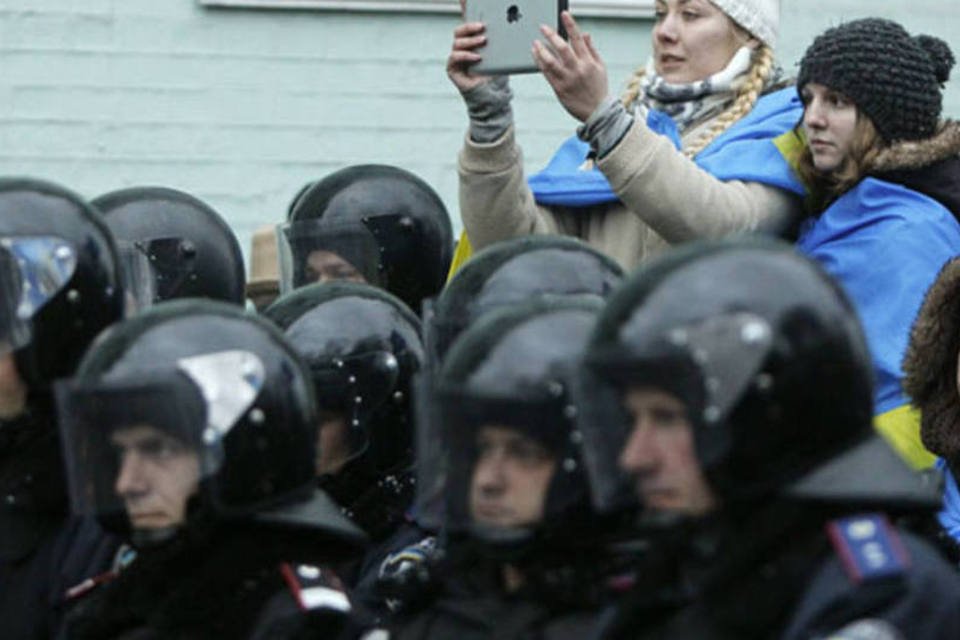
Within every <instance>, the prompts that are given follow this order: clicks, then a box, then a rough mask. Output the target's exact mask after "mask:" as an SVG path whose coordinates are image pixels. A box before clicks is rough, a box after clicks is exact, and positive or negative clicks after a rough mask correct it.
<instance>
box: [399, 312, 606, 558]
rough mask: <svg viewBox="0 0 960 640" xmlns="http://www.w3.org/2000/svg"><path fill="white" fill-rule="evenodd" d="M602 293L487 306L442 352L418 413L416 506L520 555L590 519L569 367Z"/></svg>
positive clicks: (572, 537) (447, 525) (563, 539)
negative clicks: (425, 411)
mask: <svg viewBox="0 0 960 640" xmlns="http://www.w3.org/2000/svg"><path fill="white" fill-rule="evenodd" d="M600 307H601V302H600V301H599V300H591V299H554V300H543V299H541V300H531V301H528V302H526V303H522V304H519V305H516V306H514V307H511V308H505V309H500V310H497V311H494V312H492V313H490V314H488V315H487V316H486V317H484V318H482V319H481V320H479V321H478V322H477V323H476V324H475V325H474V326H472V327H470V328H469V329H468V330H467V331H466V332H465V333H464V334H463V336H462V337H461V339H460V340H458V341H457V343H456V345H455V346H454V347H453V348H452V349H451V351H450V353H449V354H448V357H447V359H446V360H445V361H444V363H443V365H442V367H441V369H440V371H439V373H438V376H437V380H436V381H435V383H434V384H433V385H431V387H432V389H433V390H434V394H435V399H434V403H435V405H436V411H435V412H432V413H431V414H429V417H428V419H424V420H418V424H417V427H418V430H419V433H418V438H417V441H418V452H417V458H418V465H419V468H420V472H421V480H420V481H419V482H418V491H419V496H418V502H417V505H418V509H417V510H418V513H419V514H421V517H423V518H425V519H427V520H428V521H430V522H432V523H433V524H434V526H438V527H442V528H444V529H445V530H446V531H448V532H450V533H451V534H454V535H455V534H464V535H466V536H468V537H470V538H472V539H475V540H478V541H480V542H482V543H484V544H486V545H489V546H492V547H494V548H499V549H500V550H501V551H502V550H512V551H513V552H520V551H524V550H529V549H531V548H532V546H539V547H541V548H542V547H544V546H545V545H549V544H551V543H556V544H571V543H578V544H579V543H583V542H584V540H586V539H590V538H591V536H590V535H589V534H588V531H589V530H590V529H591V527H592V528H594V529H595V528H596V519H595V518H594V517H593V516H592V513H591V512H590V502H589V491H588V488H587V484H586V482H587V481H586V476H585V474H584V470H583V463H582V459H581V456H580V451H579V444H580V433H579V431H578V429H577V427H576V425H575V418H576V409H575V407H574V405H573V400H572V397H571V393H570V386H569V382H570V379H571V378H570V376H571V373H570V372H571V371H572V369H573V367H574V366H575V365H576V363H577V362H578V360H579V358H580V356H581V355H582V351H583V349H584V347H585V346H586V343H587V339H588V337H589V335H590V332H591V330H592V328H593V324H594V322H595V320H596V317H597V314H598V312H599V310H600Z"/></svg>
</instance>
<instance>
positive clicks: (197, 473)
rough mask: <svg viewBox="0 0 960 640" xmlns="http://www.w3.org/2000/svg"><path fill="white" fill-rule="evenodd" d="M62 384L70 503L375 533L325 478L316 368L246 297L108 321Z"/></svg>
mask: <svg viewBox="0 0 960 640" xmlns="http://www.w3.org/2000/svg"><path fill="white" fill-rule="evenodd" d="M56 392H57V404H58V412H59V416H60V427H61V437H62V440H63V443H64V447H63V448H64V455H65V458H66V468H67V475H68V480H69V486H70V499H71V504H72V506H73V508H74V511H75V512H77V513H81V514H88V515H93V516H96V517H97V518H98V519H99V520H100V522H101V523H102V524H103V525H104V526H105V527H106V528H107V529H108V530H111V531H114V532H117V533H120V534H123V535H129V536H131V537H132V538H133V539H134V540H136V539H137V537H136V536H137V534H138V533H140V534H142V535H141V536H140V538H139V539H140V540H151V541H152V540H154V539H157V538H160V539H168V538H169V537H170V536H171V535H173V534H174V533H175V532H177V531H178V530H182V529H190V528H191V527H203V526H205V525H206V524H208V523H224V522H226V523H237V524H243V525H250V524H253V525H257V526H268V527H273V528H280V529H284V528H286V529H290V530H296V531H305V530H306V531H315V532H317V534H318V535H320V536H325V539H326V540H328V542H329V544H330V545H331V549H340V550H343V549H352V548H355V547H356V546H357V545H359V544H361V543H362V541H363V538H364V536H363V534H362V532H360V531H359V530H358V529H357V528H356V527H355V526H354V525H353V524H352V523H350V522H349V521H348V520H347V519H345V518H344V517H343V516H342V515H341V514H340V512H339V509H338V508H337V507H336V506H335V505H334V503H333V501H332V500H330V498H329V497H327V496H326V495H325V494H323V492H321V491H320V490H319V489H317V488H316V483H315V480H314V474H313V463H314V459H315V457H316V446H317V440H316V434H315V427H314V424H315V421H316V403H315V400H314V396H313V388H312V385H311V384H310V372H309V369H308V368H307V367H306V365H305V364H304V363H303V362H302V361H301V360H300V358H299V357H298V355H297V354H296V352H295V351H294V350H293V348H292V347H290V346H289V345H288V344H287V342H286V341H285V340H284V338H283V336H282V334H280V332H279V331H277V330H276V328H275V327H273V326H272V325H270V323H268V322H266V321H265V320H262V319H260V318H257V317H255V316H252V315H249V314H246V313H244V312H243V311H242V310H241V309H239V308H237V307H236V306H235V305H232V304H228V303H222V302H216V301H209V300H200V299H191V300H178V301H172V302H166V303H162V304H158V305H156V306H154V307H151V308H150V309H147V310H146V311H145V312H143V313H142V314H139V315H136V316H134V317H133V318H131V319H129V320H127V321H125V322H123V323H120V324H117V325H115V326H114V327H112V328H111V329H110V330H109V331H107V332H106V333H104V334H103V335H102V336H101V337H100V338H99V339H98V340H97V341H96V343H95V344H94V346H93V347H92V348H91V349H90V351H89V352H88V353H87V355H86V356H85V357H84V359H83V361H82V362H81V364H80V367H79V369H78V371H77V374H76V376H75V377H74V378H73V379H71V380H67V381H63V382H61V383H58V385H57V388H56ZM171 469H174V471H173V472H171ZM161 490H164V491H167V493H166V494H164V495H168V496H169V495H178V496H180V503H179V505H180V506H179V507H175V508H174V509H173V511H174V512H175V511H176V509H177V508H179V509H180V510H181V511H182V514H181V517H180V518H178V517H177V514H176V513H173V515H171V509H170V508H166V509H165V508H164V507H163V506H162V505H163V504H166V503H164V502H163V501H162V500H160V502H158V501H156V500H150V499H149V498H150V497H151V495H153V494H152V493H151V492H154V493H159V492H160V491H161ZM177 491H179V492H180V493H179V494H177V493H176V492H177ZM160 497H162V496H160ZM184 501H185V502H184ZM169 502H170V500H167V503H169Z"/></svg>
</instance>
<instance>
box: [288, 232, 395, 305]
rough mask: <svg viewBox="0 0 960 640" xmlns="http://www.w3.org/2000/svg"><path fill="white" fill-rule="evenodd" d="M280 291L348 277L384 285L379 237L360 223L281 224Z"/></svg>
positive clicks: (357, 280)
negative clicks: (377, 238)
mask: <svg viewBox="0 0 960 640" xmlns="http://www.w3.org/2000/svg"><path fill="white" fill-rule="evenodd" d="M277 241H278V242H279V247H278V249H279V255H280V290H281V292H282V293H286V292H288V291H290V290H292V289H295V288H297V287H301V286H303V285H306V284H311V283H314V282H327V281H331V280H348V281H353V282H366V283H368V284H372V285H376V286H382V285H383V284H384V283H383V277H382V274H381V265H382V256H381V255H380V250H379V245H378V244H377V240H376V238H375V237H374V236H373V234H372V233H371V232H370V230H369V229H367V227H366V226H365V225H363V224H362V223H360V222H337V223H329V222H326V221H324V220H322V219H313V220H300V221H296V222H289V223H286V224H282V225H280V226H279V232H278V233H277Z"/></svg>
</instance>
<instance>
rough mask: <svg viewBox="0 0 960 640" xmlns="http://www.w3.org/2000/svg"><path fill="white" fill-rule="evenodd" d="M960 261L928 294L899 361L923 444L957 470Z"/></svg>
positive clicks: (959, 465) (959, 451)
mask: <svg viewBox="0 0 960 640" xmlns="http://www.w3.org/2000/svg"><path fill="white" fill-rule="evenodd" d="M958 352H960V257H958V258H954V259H953V260H951V261H950V262H948V263H947V264H946V265H944V267H943V269H941V271H940V274H939V275H938V276H937V279H936V280H935V281H934V283H933V285H932V286H931V287H930V289H929V290H928V291H927V295H926V297H925V298H924V301H923V305H922V306H921V307H920V313H919V314H918V315H917V319H916V320H915V321H914V324H913V328H912V330H911V332H910V344H909V345H908V347H907V352H906V355H905V356H904V360H903V372H904V379H903V388H904V391H906V393H907V395H909V396H910V398H911V399H912V402H913V404H914V406H915V407H917V408H918V409H919V410H920V411H921V412H922V421H921V427H920V437H921V439H922V440H923V445H924V446H925V447H926V448H927V449H929V450H930V451H932V452H933V453H935V454H937V455H939V456H942V457H943V458H946V459H947V461H948V462H949V463H950V466H951V467H952V468H953V469H960V392H958V389H957V386H958V385H957V377H958V376H957V374H958V370H957V364H958V362H957V355H958Z"/></svg>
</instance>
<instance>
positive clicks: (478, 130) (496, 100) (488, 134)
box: [463, 76, 513, 142]
mask: <svg viewBox="0 0 960 640" xmlns="http://www.w3.org/2000/svg"><path fill="white" fill-rule="evenodd" d="M511 98H513V92H512V91H511V90H510V82H509V80H508V78H507V76H495V77H493V78H491V79H490V81H489V82H484V83H483V84H481V85H478V86H476V87H474V88H473V89H470V90H469V91H467V92H466V93H464V94H463V100H464V102H466V103H467V114H468V115H469V116H470V139H471V140H473V141H474V142H493V141H494V140H497V139H499V138H500V137H501V136H503V134H505V133H506V132H507V129H509V128H510V125H511V124H512V123H513V110H512V109H511V108H510V100H511Z"/></svg>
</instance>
